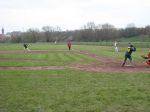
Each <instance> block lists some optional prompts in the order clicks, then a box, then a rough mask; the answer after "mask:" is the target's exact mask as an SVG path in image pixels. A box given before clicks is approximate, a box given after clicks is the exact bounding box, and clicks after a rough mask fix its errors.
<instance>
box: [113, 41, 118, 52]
mask: <svg viewBox="0 0 150 112" xmlns="http://www.w3.org/2000/svg"><path fill="white" fill-rule="evenodd" d="M117 44H118V43H117V41H115V43H114V48H115V52H118V47H117Z"/></svg>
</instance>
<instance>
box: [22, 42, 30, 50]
mask: <svg viewBox="0 0 150 112" xmlns="http://www.w3.org/2000/svg"><path fill="white" fill-rule="evenodd" d="M23 46H24V50H27V51H30V49H29V48H28V44H26V43H24V44H23Z"/></svg>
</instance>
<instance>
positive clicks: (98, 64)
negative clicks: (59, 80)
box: [0, 50, 150, 73]
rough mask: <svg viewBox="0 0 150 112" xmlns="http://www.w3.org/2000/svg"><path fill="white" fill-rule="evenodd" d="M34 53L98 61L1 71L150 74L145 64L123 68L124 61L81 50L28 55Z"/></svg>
mask: <svg viewBox="0 0 150 112" xmlns="http://www.w3.org/2000/svg"><path fill="white" fill-rule="evenodd" d="M24 52H27V51H22V50H0V53H24ZM33 52H77V53H81V54H84V55H88V56H90V57H92V58H95V59H96V61H95V62H92V63H70V64H68V65H64V66H34V67H25V66H17V67H14V66H12V67H11V66H9V67H7V66H0V70H3V69H4V70H51V69H53V70H56V69H65V68H70V69H78V70H84V71H85V70H86V71H94V72H120V73H123V72H148V73H150V66H148V65H147V64H146V63H145V62H134V66H130V65H128V63H127V64H126V66H124V67H121V63H122V60H119V59H114V58H111V57H106V56H100V55H96V54H94V53H91V52H88V51H79V50H71V51H69V50H32V51H28V52H27V53H33ZM2 59H7V60H8V59H10V60H30V61H33V62H34V61H46V60H31V59H22V58H21V59H20V58H19V59H16V58H0V60H2Z"/></svg>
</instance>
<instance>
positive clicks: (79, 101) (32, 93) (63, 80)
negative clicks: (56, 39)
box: [0, 70, 150, 112]
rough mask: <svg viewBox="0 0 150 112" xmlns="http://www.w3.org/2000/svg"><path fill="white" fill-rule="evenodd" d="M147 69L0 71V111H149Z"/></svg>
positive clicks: (149, 86)
mask: <svg viewBox="0 0 150 112" xmlns="http://www.w3.org/2000/svg"><path fill="white" fill-rule="evenodd" d="M149 79H150V75H149V73H132V74H129V73H93V72H83V71H74V70H51V71H50V70H45V71H43V70H42V71H33V70H32V71H23V70H22V71H20V70H19V71H15V70H10V71H6V70H1V72H0V112H149V111H150V80H149Z"/></svg>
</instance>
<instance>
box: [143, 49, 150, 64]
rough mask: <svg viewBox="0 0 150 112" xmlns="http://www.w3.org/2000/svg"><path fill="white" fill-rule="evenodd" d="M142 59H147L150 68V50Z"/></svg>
mask: <svg viewBox="0 0 150 112" xmlns="http://www.w3.org/2000/svg"><path fill="white" fill-rule="evenodd" d="M142 58H144V59H146V63H147V64H148V65H149V66H150V50H149V52H148V55H147V56H142Z"/></svg>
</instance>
